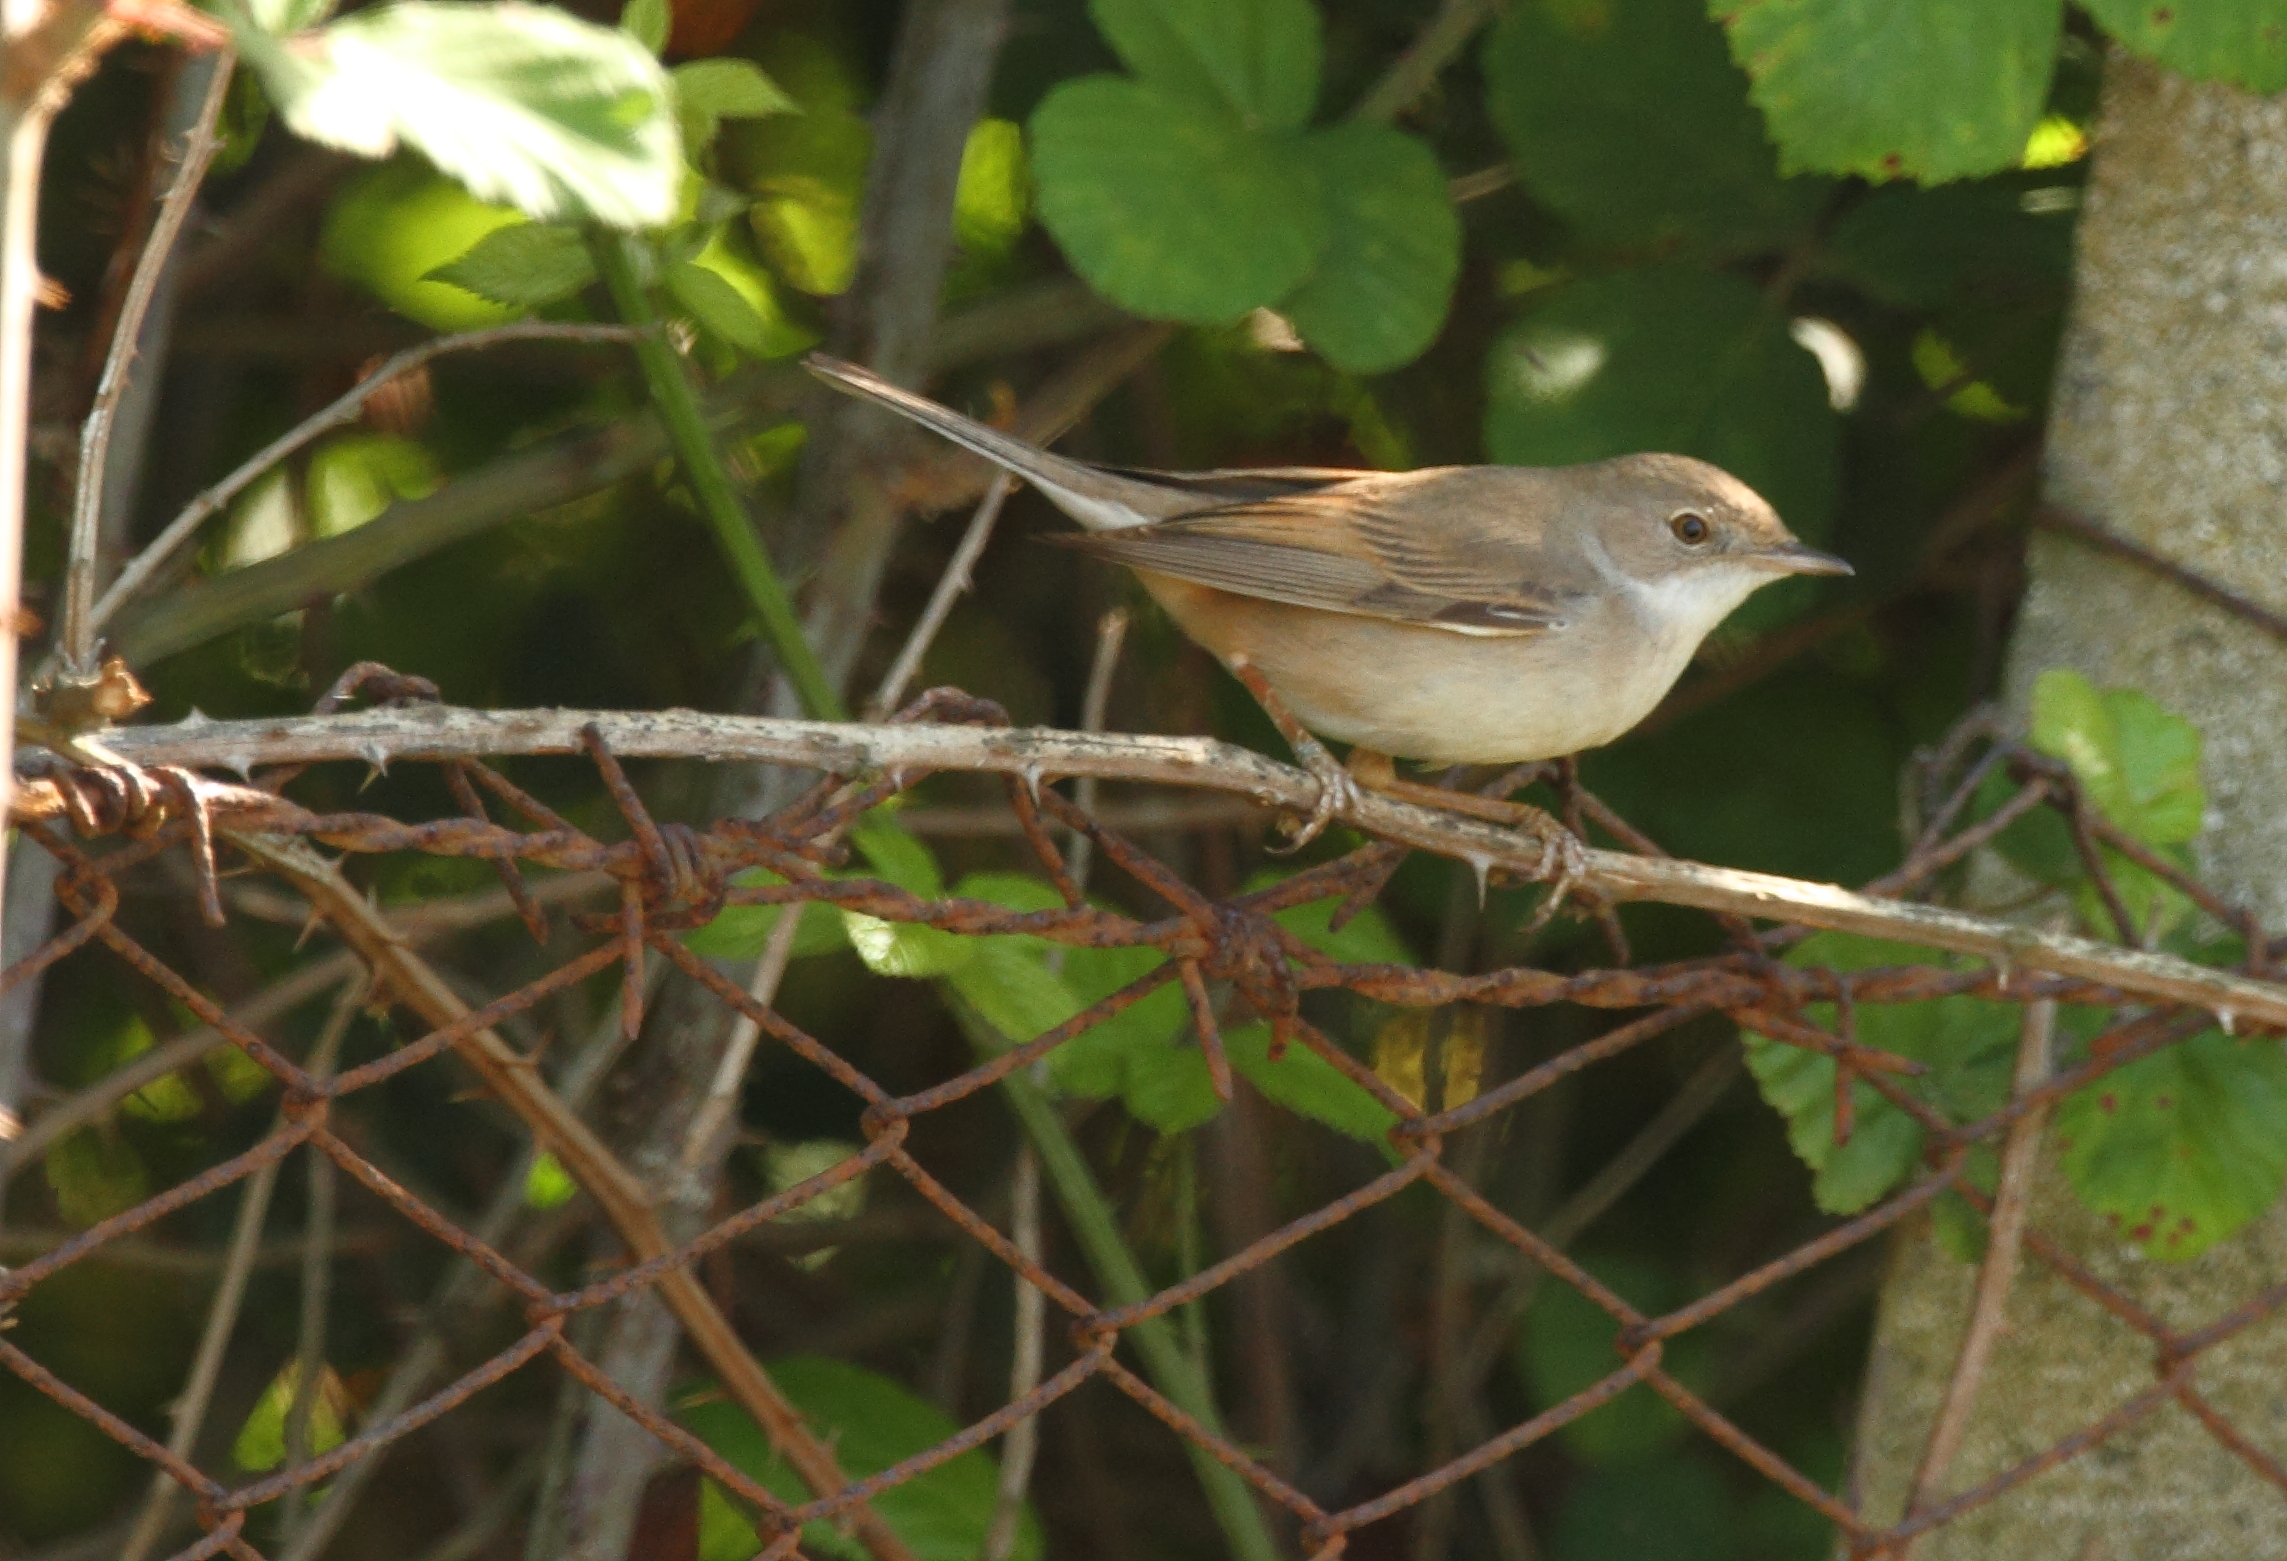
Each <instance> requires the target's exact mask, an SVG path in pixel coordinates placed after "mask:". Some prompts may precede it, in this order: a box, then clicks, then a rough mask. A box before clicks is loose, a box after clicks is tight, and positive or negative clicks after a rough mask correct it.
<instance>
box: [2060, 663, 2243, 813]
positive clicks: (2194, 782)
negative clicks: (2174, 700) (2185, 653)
mask: <svg viewBox="0 0 2287 1561" xmlns="http://www.w3.org/2000/svg"><path fill="white" fill-rule="evenodd" d="M2032 704H2033V723H2032V728H2033V729H2032V740H2033V746H2034V747H2036V748H2038V749H2040V750H2041V751H2042V752H2043V753H2046V754H2050V755H2053V756H2054V757H2056V758H2059V759H2062V760H2064V761H2065V763H2066V764H2068V765H2070V766H2071V768H2072V772H2073V778H2074V779H2075V780H2077V781H2079V782H2080V786H2081V791H2082V794H2083V795H2084V796H2086V797H2087V798H2088V800H2089V801H2090V802H2092V803H2094V804H2095V805H2096V807H2097V808H2098V809H2099V810H2100V811H2101V812H2102V813H2103V814H2104V816H2105V817H2106V818H2108V819H2110V820H2111V821H2112V822H2113V823H2115V824H2117V825H2119V826H2120V827H2121V828H2122V829H2124V830H2126V831H2127V832H2128V833H2129V834H2131V835H2134V836H2135V837H2136V838H2137V839H2139V840H2141V841H2143V842H2144V843H2146V844H2147V845H2180V844H2183V843H2184V842H2186V841H2190V840H2193V839H2196V838H2198V836H2199V833H2200V827H2201V824H2202V822H2203V821H2204V819H2205V818H2206V815H2207V789H2206V788H2205V787H2204V786H2203V785H2201V783H2200V731H2199V728H2198V727H2196V726H2194V725H2193V724H2192V723H2191V722H2189V721H2187V720H2185V719H2184V718H2183V717H2182V716H2179V715H2175V714H2173V713H2172V712H2170V711H2169V710H2167V709H2166V708H2164V707H2163V706H2161V705H2160V704H2159V703H2158V702H2157V701H2155V700H2154V699H2152V698H2151V697H2150V696H2149V695H2146V694H2144V693H2142V692H2140V691H2138V690H2136V689H2132V688H2110V689H2104V690H2101V691H2100V690H2098V689H2097V688H2096V687H2095V686H2094V685H2092V684H2091V683H2090V682H2089V681H2088V679H2086V678H2084V677H2082V676H2081V675H2080V674H2079V673H2078V672H2074V671H2072V670H2071V669H2069V668H2065V667H2052V668H2051V669H2049V670H2048V671H2046V672H2044V673H2042V674H2041V675H2040V676H2039V677H2038V678H2036V679H2035V680H2034V683H2033V701H2032Z"/></svg>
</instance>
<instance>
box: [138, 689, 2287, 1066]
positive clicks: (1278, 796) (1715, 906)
mask: <svg viewBox="0 0 2287 1561" xmlns="http://www.w3.org/2000/svg"><path fill="white" fill-rule="evenodd" d="M590 724H593V725H594V726H595V727H596V728H597V730H598V731H599V732H601V734H602V736H603V740H604V742H605V744H606V745H607V746H608V747H609V748H610V749H611V751H612V752H614V753H616V754H618V755H620V756H621V757H623V758H631V759H697V760H706V761H712V762H747V763H762V764H782V765H794V766H799V767H801V768H805V769H813V770H822V771H831V772H834V773H836V774H845V775H846V774H855V773H857V772H859V771H863V770H885V771H899V770H903V771H923V770H967V771H979V772H985V773H991V774H1002V775H1018V776H1023V777H1026V778H1028V779H1030V780H1032V781H1033V782H1035V783H1036V784H1037V783H1039V782H1044V781H1047V780H1050V779H1054V778H1057V777H1062V776H1094V777H1097V778H1098V779H1101V780H1120V781H1139V782H1152V783H1158V784H1163V785H1172V786H1185V787H1192V788H1196V789H1200V790H1208V791H1221V792H1233V793H1238V794H1240V795H1243V796H1247V797H1251V798H1253V799H1255V800H1256V801H1258V802H1261V803H1263V804H1265V805H1268V806H1273V807H1280V808H1286V809H1291V810H1294V811H1297V812H1307V811H1308V810H1309V806H1310V803H1311V801H1312V799H1313V798H1314V797H1315V795H1316V788H1317V782H1316V781H1314V780H1312V779H1311V777H1310V776H1309V775H1307V774H1305V773H1304V772H1303V771H1301V770H1298V769H1295V768H1292V767H1291V766H1288V765H1284V764H1278V763H1275V762H1273V761H1272V760H1270V759H1267V758H1264V757H1263V756H1262V755H1260V754H1257V753H1253V752H1250V751H1249V750H1247V749H1244V748H1238V747H1234V746H1233V745H1231V744H1229V743H1224V742H1217V741H1213V740H1211V739H1207V738H1195V737H1133V736H1117V735H1110V734H1102V735H1097V734H1089V733H1082V732H1064V731H1054V730H1050V729H1047V728H1040V727H985V726H942V725H927V724H919V723H917V724H914V725H907V726H887V725H879V726H868V725H860V724H844V723H837V722H827V721H779V720H768V719H764V718H761V717H752V716H723V715H708V714H703V713H700V712H697V711H690V710H665V711H595V710H498V711H484V710H461V709H454V708H452V707H449V706H426V707H413V708H406V709H382V710H368V711H358V712H354V713H350V714H342V715H332V716H299V717H288V718H282V719H277V720H257V721H189V722H183V723H180V724H178V725H174V726H165V727H130V728H121V729H118V730H115V731H108V732H105V733H104V734H103V735H102V739H101V741H102V745H103V747H104V748H105V749H106V750H108V751H109V752H111V753H113V754H116V755H117V756H118V757H119V758H121V759H123V760H126V761H128V762H130V763H133V764H138V765H143V766H146V767H148V766H153V765H161V764H176V765H187V766H195V767H207V768H220V769H227V770H235V771H238V772H239V773H241V774H243V773H245V772H246V771H247V770H249V769H252V768H253V767H255V766H257V765H264V764H288V763H310V762H319V761H324V760H363V761H365V762H366V763H368V764H374V765H387V764H390V763H393V762H396V761H400V760H434V759H472V758H494V757H502V756H506V755H511V754H542V753H548V754H569V753H578V752H581V751H582V749H581V746H580V732H581V729H582V728H584V727H586V726H588V725H590ZM1342 820H1343V822H1345V823H1347V824H1351V825H1353V826H1355V827H1356V828H1358V829H1360V830H1363V831H1364V832H1366V833H1367V834H1370V835H1376V836H1379V837H1381V838H1383V839H1386V840H1393V841H1398V842H1400V843H1402V844H1405V845H1409V846H1412V847H1415V848H1416V849H1419V850H1423V851H1429V852H1434V853H1436V854H1437V855H1440V856H1446V857H1452V858H1454V859H1455V860H1458V861H1463V862H1467V863H1469V864H1470V865H1471V866H1472V867H1474V868H1476V869H1477V870H1478V871H1479V872H1490V871H1492V870H1495V869H1499V870H1501V871H1504V872H1508V873H1512V874H1516V875H1518V876H1521V877H1528V878H1529V877H1534V876H1537V874H1538V872H1539V870H1540V866H1541V853H1540V850H1539V847H1538V846H1537V845H1536V844H1535V843H1534V842H1532V841H1530V840H1528V839H1526V838H1524V837H1522V836H1520V835H1517V834H1514V833H1512V832H1510V831H1508V830H1505V829H1502V828H1500V827H1498V826H1495V825H1492V824H1486V823H1481V822H1479V821H1477V820H1474V819H1468V818H1463V817H1460V816H1458V815H1455V814H1449V813H1443V812H1439V811H1437V810H1435V809H1431V808H1424V807H1416V806H1414V805H1412V804H1410V803H1405V802H1398V801H1394V800H1391V799H1388V798H1384V797H1380V796H1376V795H1374V794H1373V793H1371V792H1369V793H1366V794H1365V796H1364V797H1363V799H1362V801H1361V802H1360V803H1359V804H1358V806H1356V807H1355V808H1351V809H1347V810H1345V812H1344V813H1343V814H1342ZM1587 860H1588V865H1587V870H1586V873H1585V875H1584V876H1583V879H1582V883H1581V887H1582V888H1583V889H1585V890H1587V891H1589V892H1591V893H1593V894H1598V895H1602V896H1605V897H1607V898H1609V899H1613V900H1653V901H1658V902H1661V903H1664V904H1668V905H1685V906H1692V907H1696V908H1698V909H1700V910H1708V911H1724V912H1731V913H1734V914H1739V915H1745V916H1752V917H1758V918H1761V919H1763V920H1767V921H1775V922H1786V923H1794V924H1798V925H1802V926H1807V927H1819V928H1825V929H1828V930H1831V931H1836V932H1852V933H1859V934H1862V935H1865V936H1867V937H1874V938H1884V939H1888V940H1891V941H1894V942H1898V943H1904V944H1912V945H1915V946H1918V947H1923V948H1932V949H1942V950H1945V951H1947V952H1949V953H1955V954H1966V955H1971V956H1974V957H1977V958H1981V959H1986V960H1990V961H1992V962H1993V963H1994V964H1995V965H1996V966H1998V967H2000V968H2001V969H2002V971H2003V972H2004V974H2005V975H2006V974H2007V973H2008V972H2010V971H2015V970H2025V971H2042V972H2047V973H2049V974H2052V975H2059V976H2070V977H2076V978H2078V979H2081V980H2086V981H2094V982H2098V983H2101V984H2103V985H2105V986H2109V987H2112V988H2114V989H2115V990H2117V991H2119V992H2121V993H2123V994H2125V995H2126V996H2129V997H2131V998H2136V999H2141V1000H2144V1001H2148V1002H2155V1003H2182V1004H2188V1005H2190V1006H2192V1007H2196V1008H2205V1009H2208V1010H2209V1011H2211V1012H2213V1013H2214V1014H2216V1016H2217V1017H2218V1019H2219V1020H2220V1021H2221V1022H2222V1023H2223V1024H2224V1026H2225V1027H2226V1028H2227V1029H2228V1028H2231V1027H2232V1026H2233V1025H2234V1024H2241V1023H2244V1024H2251V1025H2260V1026H2264V1027H2269V1028H2287V988H2282V987H2279V986H2276V985H2273V984H2271V983H2269V982H2264V981H2257V980H2254V979H2251V978H2249V977H2247V976H2242V975H2237V974H2235V973H2232V972H2230V971H2223V970H2212V969H2208V968H2206V967H2204V966H2200V965H2195V964H2192V963H2191V962H2190V961H2188V960H2183V959H2178V958H2176V957H2174V956H2173V955H2168V954H2158V953H2148V952H2145V951H2141V950H2137V949H2130V948H2122V947H2120V946H2118V945H2114V944H2107V943H2098V942H2094V941H2092V940H2090V939H2087V938H2078V937H2072V936H2069V935H2066V934H2063V933H2056V932H2045V931H2042V930H2039V929H2037V928H2033V927H2026V926H2019V925H2016V924H2014V923H2010V922H2004V921H1996V920H1993V919H1991V918H1989V917H1984V916H1975V915H1971V914H1969V913H1968V912H1965V911H1957V910H1949V909H1946V908H1944V907H1940V906H1933V905H1917V904H1909V903H1904V902H1901V901H1896V900H1881V899H1875V898H1873V897H1872V896H1869V895H1863V894H1857V893H1854V892H1852V891H1851V890H1848V889H1843V888H1840V887H1838V886H1836V885H1834V884H1822V883H1809V882H1805V881H1803V880H1801V879H1795V878H1781V877H1778V876H1776V875H1774V874H1770V873H1753V872H1742V871H1739V870H1738V869H1735V868H1727V867H1710V866H1707V865H1705V864H1702V863H1698V862H1684V861H1676V860H1671V859H1663V858H1654V857H1643V856H1631V855H1627V854H1625V853H1621V852H1615V851H1598V850H1591V851H1589V852H1588V853H1587Z"/></svg>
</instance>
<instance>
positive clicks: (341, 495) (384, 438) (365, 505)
mask: <svg viewBox="0 0 2287 1561" xmlns="http://www.w3.org/2000/svg"><path fill="white" fill-rule="evenodd" d="M444 485H445V477H444V473H442V472H440V471H438V470H437V462H436V458H435V457H433V456H432V455H430V454H429V452H428V450H427V449H426V448H424V447H423V446H421V445H419V444H416V443H414V442H413V441H412V440H410V439H407V438H405V437H403V436H402V435H399V434H342V435H338V436H336V437H335V438H332V439H329V440H327V441H326V442H325V443H324V444H322V445H320V446H319V447H318V449H317V451H316V452H315V453H314V454H312V455H311V457H310V469H309V475H308V477H307V478H306V479H305V481H304V487H303V492H304V494H305V496H306V498H307V500H308V513H309V517H310V530H311V533H312V534H313V535H315V536H321V537H336V536H340V535H341V534H342V533H343V532H345V531H354V530H356V529H357V528H358V527H359V526H362V525H364V524H365V523H366V522H367V521H369V520H371V519H373V518H374V517H375V516H376V515H379V514H380V513H381V512H382V511H383V510H385V509H387V508H389V506H390V505H392V504H395V503H397V502H398V501H399V500H401V499H424V498H427V497H428V496H429V495H430V494H432V493H434V492H436V491H437V490H438V489H439V488H441V487H443V486H444Z"/></svg>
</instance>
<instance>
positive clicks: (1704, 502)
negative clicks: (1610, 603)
mask: <svg viewBox="0 0 2287 1561" xmlns="http://www.w3.org/2000/svg"><path fill="white" fill-rule="evenodd" d="M1576 470H1578V471H1579V472H1580V473H1581V474H1582V475H1583V476H1586V477H1589V478H1590V481H1591V483H1592V485H1593V489H1594V491H1595V492H1596V495H1597V501H1598V502H1597V503H1596V504H1595V509H1596V510H1597V512H1598V514H1597V519H1598V521H1599V524H1598V527H1597V530H1598V533H1599V540H1600V541H1601V542H1602V543H1603V545H1604V550H1605V553H1606V556H1608V557H1609V558H1610V559H1611V561H1612V562H1613V564H1614V565H1616V566H1617V567H1618V568H1619V569H1620V570H1621V571H1622V572H1623V573H1625V574H1627V575H1628V576H1630V577H1631V578H1633V579H1636V580H1639V581H1643V582H1647V583H1650V582H1656V581H1661V580H1666V579H1673V578H1679V577H1689V576H1696V575H1715V576H1721V577H1732V578H1736V579H1737V580H1738V582H1739V585H1740V587H1741V589H1740V591H1739V594H1740V596H1742V597H1744V596H1745V595H1746V594H1747V592H1749V591H1752V590H1753V589H1754V588H1755V587H1756V586H1757V585H1761V584H1765V583H1767V582H1768V581H1770V580H1775V579H1777V578H1778V577H1779V576H1781V575H1788V574H1798V575H1846V574H1849V573H1850V572H1851V570H1850V566H1849V565H1848V564H1846V563H1844V562H1843V561H1842V560H1841V559H1839V558H1836V557H1834V556H1833V555H1832V554H1829V553H1821V552H1817V551H1815V550H1814V549H1811V548H1808V547H1805V546H1804V545H1803V544H1802V542H1801V541H1800V540H1798V539H1797V538H1796V536H1795V534H1794V533H1793V532H1791V531H1789V530H1788V529H1787V527H1786V523H1785V522H1784V521H1782V520H1780V519H1779V514H1778V511H1776V510H1774V509H1772V508H1771V506H1770V505H1769V504H1768V503H1766V502H1765V501H1764V499H1763V496H1762V495H1761V494H1759V493H1757V492H1756V491H1755V490H1754V489H1753V488H1750V487H1748V486H1747V484H1745V483H1743V482H1741V481H1740V480H1739V479H1738V478H1736V477H1734V476H1732V475H1731V474H1730V473H1729V472H1727V471H1724V470H1723V469H1722V468H1721V467H1717V466H1710V465H1709V464H1708V463H1707V462H1705V461H1695V460H1693V459H1692V458H1691V457H1690V456H1688V455H1623V456H1620V457H1618V458H1617V459H1614V460H1609V461H1598V462H1596V463H1595V464H1594V465H1593V466H1592V467H1580V468H1576Z"/></svg>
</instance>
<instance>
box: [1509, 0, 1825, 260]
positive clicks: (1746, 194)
mask: <svg viewBox="0 0 2287 1561" xmlns="http://www.w3.org/2000/svg"><path fill="white" fill-rule="evenodd" d="M1485 104H1486V108H1487V110H1488V111H1489V112H1490V113H1491V114H1492V116H1493V122H1494V124H1495V126H1497V127H1498V128H1499V130H1500V132H1501V135H1502V138H1503V139H1504V140H1505V141H1506V142H1507V143H1508V147H1509V155H1510V159H1511V161H1512V163H1513V164H1514V166H1515V167H1516V170H1517V175H1518V177H1519V178H1520V179H1522V180H1523V181H1524V183H1525V184H1526V186H1527V187H1528V188H1530V189H1531V190H1532V192H1533V194H1534V196H1535V197H1537V198H1538V199H1539V200H1541V201H1542V202H1543V203H1545V204H1546V205H1548V206H1549V207H1551V208H1552V209H1554V210H1556V211H1558V212H1560V213H1562V214H1563V215H1564V217H1565V219H1566V220H1567V221H1568V222H1569V223H1571V224H1572V226H1573V227H1574V228H1576V229H1578V230H1579V231H1580V232H1581V233H1583V234H1584V235H1586V236H1587V237H1589V238H1591V239H1593V240H1596V241H1597V242H1600V243H1612V244H1654V243H1665V242H1670V241H1681V242H1684V243H1688V244H1693V245H1698V246H1703V247H1711V248H1714V249H1718V250H1736V249H1754V248H1758V247H1772V246H1778V245H1783V244H1785V243H1786V242H1788V241H1789V240H1790V239H1791V238H1792V237H1793V236H1794V235H1795V234H1797V233H1799V232H1800V231H1801V230H1802V229H1803V227H1804V226H1805V225H1806V224H1807V223H1808V222H1809V221H1810V220H1811V218H1812V217H1813V216H1814V215H1816V213H1817V211H1818V208H1819V206H1820V204H1821V202H1822V201H1823V200H1824V199H1825V197H1826V194H1827V191H1828V189H1829V188H1830V186H1829V185H1828V183H1827V181H1825V180H1823V179H1816V178H1798V179H1781V178H1780V177H1779V166H1778V155H1777V153H1776V152H1774V151H1773V150H1772V147H1771V142H1770V139H1769V137H1768V135H1767V134H1766V132H1765V129H1764V125H1763V116H1762V115H1760V114H1758V113H1757V112H1756V111H1755V110H1754V108H1753V107H1752V106H1751V105H1750V104H1749V103H1748V101H1747V78H1746V76H1745V75H1744V74H1743V73H1742V72H1741V71H1740V70H1739V68H1738V67H1737V66H1736V65H1734V64H1733V63H1732V62H1731V57H1730V55H1729V54H1728V53H1727V52H1726V51H1725V48H1724V41H1723V32H1722V29H1720V28H1719V27H1717V26H1716V25H1715V23H1714V22H1713V21H1711V20H1710V19H1709V18H1708V15H1707V9H1706V5H1705V3H1704V0H1627V3H1625V4H1616V5H1610V4H1598V5H1577V6H1557V5H1550V4H1540V3H1534V4H1525V5H1514V6H1511V7H1510V8H1509V10H1508V12H1507V14H1506V15H1505V16H1503V17H1502V19H1501V21H1500V23H1499V24H1498V25H1497V26H1496V27H1495V28H1494V29H1493V33H1492V36H1491V37H1490V38H1489V39H1488V40H1487V41H1486V45H1485ZM1652 105H1657V106H1656V107H1653V106H1652Z"/></svg>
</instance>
